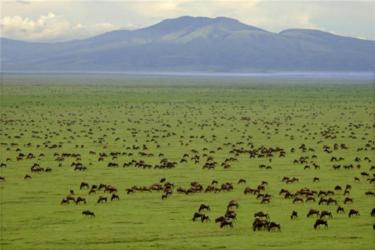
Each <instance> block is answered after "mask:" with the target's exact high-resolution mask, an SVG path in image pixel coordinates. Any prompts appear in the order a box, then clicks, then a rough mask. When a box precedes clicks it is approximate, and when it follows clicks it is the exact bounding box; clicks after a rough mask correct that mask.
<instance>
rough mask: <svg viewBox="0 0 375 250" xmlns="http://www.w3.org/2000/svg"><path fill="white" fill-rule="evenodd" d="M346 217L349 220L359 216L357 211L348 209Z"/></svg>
mask: <svg viewBox="0 0 375 250" xmlns="http://www.w3.org/2000/svg"><path fill="white" fill-rule="evenodd" d="M348 216H349V218H350V217H352V216H359V211H358V210H356V209H350V210H349V214H348Z"/></svg>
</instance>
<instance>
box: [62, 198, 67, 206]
mask: <svg viewBox="0 0 375 250" xmlns="http://www.w3.org/2000/svg"><path fill="white" fill-rule="evenodd" d="M60 204H61V205H63V204H69V200H68V199H67V198H63V199H62V200H61V202H60Z"/></svg>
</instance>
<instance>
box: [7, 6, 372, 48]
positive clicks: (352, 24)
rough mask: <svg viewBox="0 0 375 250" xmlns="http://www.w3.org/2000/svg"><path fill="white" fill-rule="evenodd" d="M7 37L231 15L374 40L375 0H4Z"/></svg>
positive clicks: (66, 34) (55, 37) (69, 34)
mask: <svg viewBox="0 0 375 250" xmlns="http://www.w3.org/2000/svg"><path fill="white" fill-rule="evenodd" d="M0 5H1V6H0V9H1V19H0V30H1V34H0V35H1V36H2V37H8V38H14V39H22V40H31V41H64V40H70V39H79V38H85V37H89V36H93V35H97V34H100V33H103V32H107V31H111V30H115V29H137V28H141V27H146V26H149V25H152V24H155V23H157V22H159V21H161V20H163V19H166V18H174V17H179V16H183V15H191V16H207V17H217V16H226V17H232V18H235V19H238V20H239V21H241V22H243V23H246V24H250V25H254V26H257V27H260V28H263V29H266V30H268V31H272V32H280V31H282V30H284V29H288V28H313V29H321V30H324V31H329V32H332V33H335V34H340V35H345V36H353V37H358V38H364V39H371V40H375V0H372V1H359V0H357V1H345V0H341V1H337V0H336V1H323V0H321V1H304V0H302V1H301V0H299V1H287V0H278V1H277V0H274V1H270V0H118V1H111V0H96V1H93V0H0Z"/></svg>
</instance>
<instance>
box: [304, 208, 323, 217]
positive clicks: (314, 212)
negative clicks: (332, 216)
mask: <svg viewBox="0 0 375 250" xmlns="http://www.w3.org/2000/svg"><path fill="white" fill-rule="evenodd" d="M319 214H320V212H319V211H318V210H316V209H310V210H309V212H308V213H307V215H306V217H310V216H312V215H316V216H319Z"/></svg>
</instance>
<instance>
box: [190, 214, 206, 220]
mask: <svg viewBox="0 0 375 250" xmlns="http://www.w3.org/2000/svg"><path fill="white" fill-rule="evenodd" d="M203 216H204V214H201V213H197V212H195V213H194V215H193V219H192V221H195V220H196V219H198V218H200V219H202V217H203Z"/></svg>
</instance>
